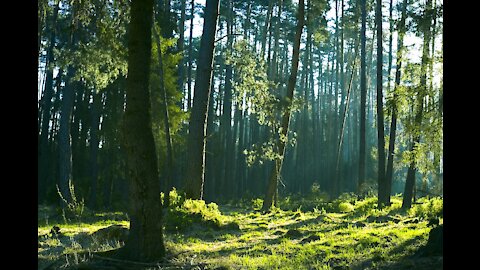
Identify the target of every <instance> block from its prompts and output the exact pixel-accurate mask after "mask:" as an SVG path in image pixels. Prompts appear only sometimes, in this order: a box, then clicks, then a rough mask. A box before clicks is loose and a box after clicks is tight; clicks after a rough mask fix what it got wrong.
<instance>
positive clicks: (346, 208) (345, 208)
mask: <svg viewBox="0 0 480 270" xmlns="http://www.w3.org/2000/svg"><path fill="white" fill-rule="evenodd" d="M354 210H355V208H354V207H353V205H352V204H351V203H349V202H341V203H339V204H338V211H340V212H342V213H348V212H353V211H354Z"/></svg>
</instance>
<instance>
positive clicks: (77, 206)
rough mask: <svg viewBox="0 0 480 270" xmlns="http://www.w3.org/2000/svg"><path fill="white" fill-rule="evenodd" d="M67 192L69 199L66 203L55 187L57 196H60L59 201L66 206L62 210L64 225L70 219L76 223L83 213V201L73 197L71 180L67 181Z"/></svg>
mask: <svg viewBox="0 0 480 270" xmlns="http://www.w3.org/2000/svg"><path fill="white" fill-rule="evenodd" d="M68 190H69V193H70V197H71V201H70V202H68V201H67V200H66V199H65V198H64V197H63V195H62V193H61V192H60V189H59V188H58V185H57V192H58V196H60V199H61V200H62V201H63V202H64V204H65V206H66V207H64V208H62V217H63V219H64V222H65V223H67V221H68V220H70V219H71V218H72V217H73V218H75V219H76V221H80V220H81V218H82V216H83V214H84V211H85V201H84V199H83V198H82V199H81V200H78V199H77V196H76V195H75V187H74V185H73V183H72V180H68Z"/></svg>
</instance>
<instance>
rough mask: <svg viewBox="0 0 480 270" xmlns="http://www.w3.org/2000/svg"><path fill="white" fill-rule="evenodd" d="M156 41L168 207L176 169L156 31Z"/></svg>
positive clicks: (166, 204)
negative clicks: (161, 101) (165, 149)
mask: <svg viewBox="0 0 480 270" xmlns="http://www.w3.org/2000/svg"><path fill="white" fill-rule="evenodd" d="M153 35H154V37H155V41H156V43H157V48H158V49H157V53H158V54H157V57H158V77H159V78H160V95H161V97H162V100H163V104H162V106H160V107H161V108H162V115H163V123H164V128H165V145H166V146H167V166H166V168H165V183H164V188H163V190H164V196H165V197H164V198H165V199H164V206H165V207H168V206H169V205H170V196H169V194H170V190H171V188H172V183H173V182H174V174H175V167H174V163H173V147H172V137H171V133H170V117H169V113H168V96H167V90H166V89H165V73H164V71H163V56H162V47H161V39H160V37H159V34H158V33H157V32H156V31H154V33H153Z"/></svg>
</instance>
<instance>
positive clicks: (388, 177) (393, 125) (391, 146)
mask: <svg viewBox="0 0 480 270" xmlns="http://www.w3.org/2000/svg"><path fill="white" fill-rule="evenodd" d="M406 15H407V0H404V1H403V4H402V17H401V19H400V22H399V25H398V39H397V64H396V68H395V85H394V89H393V91H394V92H393V101H394V102H393V103H392V108H391V115H392V121H391V122H390V140H389V142H388V160H387V170H386V173H385V182H386V185H385V187H386V189H387V192H389V194H390V192H391V190H392V181H393V159H394V158H395V140H396V132H397V104H396V99H397V96H398V94H397V87H399V86H400V77H401V72H402V59H403V38H404V36H405V20H406Z"/></svg>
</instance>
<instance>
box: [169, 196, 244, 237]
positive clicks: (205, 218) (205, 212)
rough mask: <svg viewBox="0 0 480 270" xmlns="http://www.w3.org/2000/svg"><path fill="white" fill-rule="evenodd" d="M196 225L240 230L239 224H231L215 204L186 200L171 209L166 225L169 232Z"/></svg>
mask: <svg viewBox="0 0 480 270" xmlns="http://www.w3.org/2000/svg"><path fill="white" fill-rule="evenodd" d="M194 224H199V225H202V226H206V227H209V228H213V229H221V228H227V229H237V228H238V224H236V223H235V224H233V223H232V222H229V219H228V218H227V217H226V216H224V215H222V213H221V212H220V210H219V209H218V205H217V204H216V203H213V202H212V203H209V204H206V203H205V201H203V200H192V199H186V200H185V201H184V202H183V203H182V204H179V205H176V206H174V207H172V208H169V210H168V214H167V216H166V224H165V228H166V229H167V230H176V231H183V230H185V229H187V228H189V227H191V226H192V225H194Z"/></svg>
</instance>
